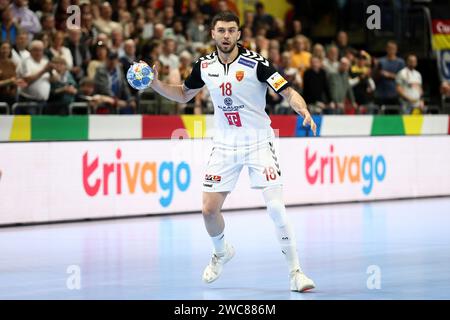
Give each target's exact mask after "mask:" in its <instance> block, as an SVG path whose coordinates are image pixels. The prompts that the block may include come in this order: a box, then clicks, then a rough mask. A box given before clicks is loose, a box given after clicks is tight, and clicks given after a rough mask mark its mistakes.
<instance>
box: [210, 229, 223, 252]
mask: <svg viewBox="0 0 450 320" xmlns="http://www.w3.org/2000/svg"><path fill="white" fill-rule="evenodd" d="M211 240H212V242H213V245H214V252H215V253H216V255H218V256H222V255H224V254H225V234H224V233H223V232H221V233H220V234H218V235H217V236H215V237H211Z"/></svg>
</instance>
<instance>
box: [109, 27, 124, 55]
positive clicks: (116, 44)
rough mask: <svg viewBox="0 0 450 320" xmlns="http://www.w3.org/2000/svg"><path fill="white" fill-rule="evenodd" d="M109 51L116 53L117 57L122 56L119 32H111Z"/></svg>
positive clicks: (121, 41) (120, 33) (121, 36)
mask: <svg viewBox="0 0 450 320" xmlns="http://www.w3.org/2000/svg"><path fill="white" fill-rule="evenodd" d="M109 49H110V50H111V51H114V52H116V53H117V55H118V56H119V57H121V56H123V54H124V50H123V35H122V31H121V30H118V29H114V30H113V31H111V47H110V48H109Z"/></svg>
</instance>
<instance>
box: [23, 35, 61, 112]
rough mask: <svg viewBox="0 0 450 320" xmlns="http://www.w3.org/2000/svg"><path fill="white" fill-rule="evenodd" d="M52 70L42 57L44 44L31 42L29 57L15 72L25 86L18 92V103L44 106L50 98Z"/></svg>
mask: <svg viewBox="0 0 450 320" xmlns="http://www.w3.org/2000/svg"><path fill="white" fill-rule="evenodd" d="M52 70H53V64H52V63H51V62H49V61H48V59H47V58H46V57H45V56H44V44H43V43H42V41H40V40H33V41H32V42H31V44H30V57H28V58H26V59H24V60H23V61H22V64H21V65H20V66H19V67H18V70H17V73H18V76H19V77H22V78H23V80H24V81H25V82H26V84H27V86H26V87H25V88H23V89H21V90H20V93H19V101H20V102H37V103H39V104H40V105H42V106H44V105H45V103H46V101H47V100H48V98H49V96H50V73H51V71H52ZM18 112H19V113H21V112H22V111H19V110H18ZM31 112H32V113H33V112H36V111H35V110H33V111H31Z"/></svg>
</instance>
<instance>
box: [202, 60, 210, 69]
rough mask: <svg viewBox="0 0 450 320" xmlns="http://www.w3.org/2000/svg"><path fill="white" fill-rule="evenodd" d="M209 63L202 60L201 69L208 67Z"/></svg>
mask: <svg viewBox="0 0 450 320" xmlns="http://www.w3.org/2000/svg"><path fill="white" fill-rule="evenodd" d="M208 65H209V63H208V62H206V61H204V62H202V69H205V68H208Z"/></svg>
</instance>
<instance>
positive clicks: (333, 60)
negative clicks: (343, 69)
mask: <svg viewBox="0 0 450 320" xmlns="http://www.w3.org/2000/svg"><path fill="white" fill-rule="evenodd" d="M323 68H324V69H325V71H326V72H327V73H332V72H338V69H339V49H338V47H337V46H336V45H334V44H332V45H330V46H329V47H328V49H327V56H326V58H325V59H324V61H323Z"/></svg>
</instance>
